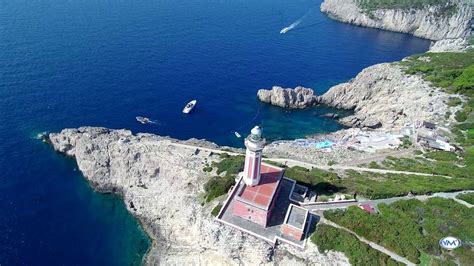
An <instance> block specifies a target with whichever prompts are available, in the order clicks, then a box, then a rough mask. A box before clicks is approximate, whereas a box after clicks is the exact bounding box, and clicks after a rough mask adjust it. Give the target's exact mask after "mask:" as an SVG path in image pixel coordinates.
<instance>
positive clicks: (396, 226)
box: [324, 198, 474, 265]
mask: <svg viewBox="0 0 474 266" xmlns="http://www.w3.org/2000/svg"><path fill="white" fill-rule="evenodd" d="M378 207H379V210H380V212H379V214H378V215H371V214H368V213H367V212H365V211H363V210H361V209H359V208H358V207H355V206H353V207H349V208H348V209H347V210H345V211H342V210H338V211H325V212H324V216H325V217H326V218H327V219H329V220H331V221H333V222H336V223H338V224H340V225H342V226H344V227H347V228H349V229H351V230H353V231H354V232H355V233H357V234H358V235H360V236H362V237H364V238H366V239H368V240H371V241H374V242H376V243H378V244H380V245H382V246H384V247H386V248H388V249H390V250H392V251H394V252H395V253H397V254H399V255H401V256H404V257H406V258H407V259H409V260H410V261H412V262H415V263H419V262H420V261H419V259H420V254H421V253H427V254H431V255H434V256H438V255H447V256H444V258H445V260H450V259H451V257H450V255H448V252H445V251H443V250H441V249H440V247H439V245H438V241H439V239H441V238H443V237H445V236H447V235H453V236H456V237H459V238H461V240H462V241H464V242H472V241H474V211H473V210H472V209H469V208H467V207H465V206H463V205H461V204H458V203H456V202H455V201H453V200H449V199H444V198H430V199H428V200H427V201H425V202H421V201H419V200H415V199H411V200H399V201H397V202H395V203H392V204H390V205H386V204H379V205H378ZM380 228H383V230H380ZM453 255H454V256H455V257H456V258H455V260H459V261H460V262H461V263H460V264H461V265H464V264H465V265H470V264H469V261H470V262H472V260H471V259H472V258H474V251H473V250H471V248H470V247H469V246H466V247H462V248H459V249H457V250H456V251H455V252H454V254H453Z"/></svg>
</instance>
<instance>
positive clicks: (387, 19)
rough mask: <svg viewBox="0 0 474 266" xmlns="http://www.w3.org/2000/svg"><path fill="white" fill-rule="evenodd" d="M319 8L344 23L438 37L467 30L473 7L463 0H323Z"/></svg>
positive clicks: (464, 33) (455, 35)
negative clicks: (428, 0)
mask: <svg viewBox="0 0 474 266" xmlns="http://www.w3.org/2000/svg"><path fill="white" fill-rule="evenodd" d="M321 11H322V12H323V13H326V14H327V15H328V16H330V17H331V18H333V19H336V20H339V21H342V22H345V23H350V24H354V25H359V26H365V27H371V28H379V29H385V30H390V31H396V32H403V33H410V34H413V35H415V36H418V37H422V38H426V39H430V40H442V39H455V38H465V37H466V36H468V35H469V34H470V32H471V20H472V12H473V8H472V6H471V5H470V4H469V2H468V1H464V0H448V1H446V2H444V3H439V2H438V3H437V4H432V5H429V4H424V5H422V6H420V5H417V4H416V3H415V2H413V3H409V2H408V3H400V4H397V3H395V1H392V2H388V3H384V2H382V1H376V0H365V1H362V0H324V2H323V3H322V4H321Z"/></svg>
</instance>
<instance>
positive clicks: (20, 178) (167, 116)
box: [0, 0, 429, 265]
mask: <svg viewBox="0 0 474 266" xmlns="http://www.w3.org/2000/svg"><path fill="white" fill-rule="evenodd" d="M319 4H320V1H308V0H301V1H293V0H260V1H250V0H235V1H223V0H219V1H218V0H194V1H183V0H155V1H153V0H140V1H136V0H71V1H61V0H8V1H7V0H0V136H1V137H0V170H1V171H0V264H2V265H3V264H6V265H8V264H35V265H37V264H42V265H57V264H91V265H103V264H110V265H124V264H131V263H137V262H140V259H141V256H142V255H143V253H144V252H145V251H146V249H147V247H148V240H147V238H146V237H145V235H144V234H143V232H142V231H141V230H140V228H139V225H138V224H137V222H136V221H135V220H134V219H133V218H132V217H131V216H130V215H129V214H127V212H126V210H125V207H124V205H123V203H122V202H121V200H120V199H118V198H116V197H114V196H110V195H101V194H98V193H95V192H93V191H92V190H91V189H90V187H89V186H88V184H87V182H86V181H84V180H83V178H82V177H81V175H80V173H78V172H77V171H76V170H75V163H74V162H73V161H72V160H70V159H67V158H64V157H62V156H60V155H58V154H56V153H54V152H52V151H51V149H50V148H49V147H48V146H46V145H44V144H42V143H40V142H39V141H37V140H35V139H34V136H35V135H36V134H37V133H38V132H42V131H58V130H60V129H62V128H64V127H78V126H82V125H94V126H105V127H112V128H129V129H132V130H133V131H134V132H152V133H157V134H162V135H170V136H172V137H176V138H180V139H186V138H190V137H197V138H206V139H209V140H211V141H215V142H217V143H219V144H223V145H234V146H239V145H241V144H240V143H239V140H237V139H236V138H235V136H234V135H233V132H234V131H236V130H237V131H239V132H241V133H242V134H245V133H246V132H247V131H248V130H249V129H250V128H251V127H252V126H253V125H254V124H263V126H264V131H265V135H266V137H267V138H270V139H289V138H298V137H303V136H305V135H307V134H313V133H321V132H331V131H334V130H337V129H339V128H340V126H339V125H338V124H337V123H336V122H335V121H332V120H328V119H323V118H319V117H318V115H319V114H323V113H326V112H330V111H333V110H329V109H325V108H313V109H311V110H307V111H292V112H285V111H284V110H282V109H279V108H275V107H270V106H267V105H264V104H260V103H258V101H257V99H256V91H257V90H258V89H260V88H270V87H271V86H273V85H280V86H284V87H295V86H298V85H302V86H307V87H311V88H314V89H316V91H317V92H318V93H323V92H324V91H326V90H327V89H328V88H329V87H330V86H332V85H334V84H337V83H339V82H342V81H346V80H348V79H350V78H352V77H354V76H355V75H356V74H357V73H358V72H359V71H360V70H362V69H363V68H364V67H367V66H369V65H372V64H375V63H380V62H387V61H395V60H399V59H401V58H403V57H405V56H407V55H410V54H414V53H420V52H423V51H425V50H426V49H427V48H428V46H429V42H428V41H426V40H421V39H418V38H414V37H411V36H408V35H404V34H397V33H390V32H385V31H379V30H375V29H366V28H361V27H354V26H350V25H345V24H342V23H338V22H335V21H332V20H330V19H329V18H327V17H325V16H324V15H322V14H321V13H319V11H318V6H319ZM309 10H311V11H310V12H309V13H308V11H309ZM307 13H308V15H307V16H306V17H305V19H304V20H303V22H302V23H301V24H300V25H299V26H298V27H297V28H295V29H294V30H292V31H290V32H288V33H287V34H284V35H282V34H279V31H280V30H281V29H282V28H283V27H286V26H288V25H289V24H291V23H292V22H294V21H295V20H296V19H298V18H299V17H301V16H303V15H305V14H307ZM191 99H197V100H198V106H197V107H196V109H195V111H194V112H193V113H192V114H191V115H188V116H186V115H183V114H182V113H181V109H182V107H183V106H184V104H185V103H186V102H188V101H189V100H191ZM137 115H141V116H147V117H150V118H152V119H157V120H159V122H160V123H159V124H158V125H141V124H138V123H137V122H136V121H135V116H137Z"/></svg>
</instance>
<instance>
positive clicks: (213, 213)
mask: <svg viewBox="0 0 474 266" xmlns="http://www.w3.org/2000/svg"><path fill="white" fill-rule="evenodd" d="M221 209H222V204H218V205H217V206H216V207H214V209H212V211H211V214H212V216H215V217H216V216H217V215H218V214H219V212H220V211H221Z"/></svg>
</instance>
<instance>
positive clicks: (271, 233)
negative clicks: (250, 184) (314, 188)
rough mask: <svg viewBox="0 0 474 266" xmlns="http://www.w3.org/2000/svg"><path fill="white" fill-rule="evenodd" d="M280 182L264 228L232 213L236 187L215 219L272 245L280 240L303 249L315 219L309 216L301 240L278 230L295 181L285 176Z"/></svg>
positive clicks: (282, 221)
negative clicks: (270, 214)
mask: <svg viewBox="0 0 474 266" xmlns="http://www.w3.org/2000/svg"><path fill="white" fill-rule="evenodd" d="M281 182H282V183H281V188H280V192H279V195H278V198H277V201H276V203H275V207H274V209H273V212H272V216H271V218H270V221H269V223H268V226H267V227H266V228H264V227H262V226H260V225H258V224H256V223H253V222H250V221H248V220H245V219H242V218H240V217H237V216H234V215H232V208H233V204H234V197H235V194H236V191H235V190H236V188H234V189H233V190H232V191H231V193H230V194H229V197H228V199H227V200H226V202H225V203H224V206H223V207H222V209H221V211H220V213H219V215H218V216H217V218H216V219H217V220H218V221H220V222H222V223H224V224H226V225H229V226H233V227H235V228H237V229H239V230H241V231H243V232H246V233H248V234H250V235H253V236H255V237H257V238H260V239H263V240H265V241H267V242H269V243H271V244H273V245H275V244H276V243H277V241H281V242H284V243H287V244H290V245H293V246H296V247H298V248H302V249H303V248H304V247H305V245H306V240H307V238H308V231H309V230H310V229H311V228H313V224H314V222H315V219H312V217H311V216H310V217H309V219H308V221H307V223H308V224H307V225H306V231H305V236H304V237H303V239H302V240H301V241H297V240H295V239H292V238H289V237H287V236H285V235H283V234H282V233H281V232H280V227H281V225H282V224H283V223H284V220H285V216H286V212H287V210H288V207H289V206H290V203H291V201H290V194H291V192H292V191H293V187H294V185H295V183H296V182H295V181H293V180H291V179H287V178H283V179H282V181H281Z"/></svg>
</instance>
